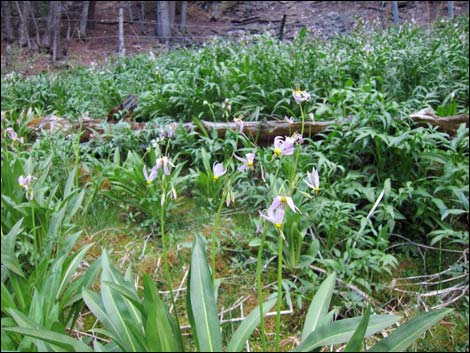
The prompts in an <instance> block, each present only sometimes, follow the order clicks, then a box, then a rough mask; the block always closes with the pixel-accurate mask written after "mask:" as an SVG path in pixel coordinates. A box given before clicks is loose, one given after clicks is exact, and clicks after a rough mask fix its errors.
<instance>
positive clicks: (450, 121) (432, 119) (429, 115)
mask: <svg viewBox="0 0 470 353" xmlns="http://www.w3.org/2000/svg"><path fill="white" fill-rule="evenodd" d="M410 118H411V119H413V121H414V122H415V123H416V124H417V125H420V126H423V125H428V124H429V125H432V126H437V127H438V128H439V129H440V130H442V131H445V132H447V133H448V134H449V135H451V136H452V135H455V133H456V132H457V129H458V128H459V126H460V124H466V125H467V127H468V120H469V119H468V114H460V115H455V116H447V117H439V116H436V114H435V113H434V111H432V110H431V109H429V108H425V109H423V110H420V111H419V112H416V113H413V114H411V115H410Z"/></svg>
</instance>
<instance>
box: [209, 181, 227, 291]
mask: <svg viewBox="0 0 470 353" xmlns="http://www.w3.org/2000/svg"><path fill="white" fill-rule="evenodd" d="M226 185H227V183H225V185H224V188H223V190H222V195H221V198H220V202H219V207H218V208H217V213H216V214H215V220H214V226H213V227H212V234H211V265H212V266H211V267H212V285H214V281H215V238H216V234H217V229H218V228H219V222H220V212H222V206H223V205H224V194H225V187H226Z"/></svg>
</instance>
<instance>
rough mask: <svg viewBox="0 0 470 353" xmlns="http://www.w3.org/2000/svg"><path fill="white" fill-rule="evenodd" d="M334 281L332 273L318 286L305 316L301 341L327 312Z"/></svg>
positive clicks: (334, 274)
mask: <svg viewBox="0 0 470 353" xmlns="http://www.w3.org/2000/svg"><path fill="white" fill-rule="evenodd" d="M335 282H336V273H332V274H331V275H329V276H328V278H327V279H325V280H324V281H323V283H322V284H321V285H320V288H318V291H317V293H316V294H315V296H314V297H313V299H312V303H311V304H310V307H309V309H308V312H307V316H306V318H305V324H304V329H303V331H302V339H301V341H303V340H305V339H306V338H307V336H308V335H309V334H310V333H312V332H313V331H315V329H316V328H317V326H318V323H319V322H320V320H321V319H322V318H323V317H325V315H327V314H328V308H329V307H330V302H331V297H332V295H333V289H334V287H335Z"/></svg>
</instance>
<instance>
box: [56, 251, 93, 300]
mask: <svg viewBox="0 0 470 353" xmlns="http://www.w3.org/2000/svg"><path fill="white" fill-rule="evenodd" d="M93 245H94V243H91V244H88V245H87V246H85V247H83V249H82V250H80V251H79V252H77V253H75V254H74V255H73V256H72V260H71V261H69V262H68V263H67V267H66V268H65V270H64V271H63V275H62V280H61V282H60V285H59V289H58V290H57V294H56V299H58V298H60V296H61V295H62V292H63V291H64V290H65V287H66V286H67V285H68V284H70V278H71V277H72V275H73V274H74V273H75V271H76V270H77V268H78V265H80V262H81V261H82V260H83V257H84V256H85V254H86V252H87V251H88V250H89V249H90V248H91V247H92V246H93Z"/></svg>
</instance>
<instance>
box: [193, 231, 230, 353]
mask: <svg viewBox="0 0 470 353" xmlns="http://www.w3.org/2000/svg"><path fill="white" fill-rule="evenodd" d="M203 244H204V243H203V241H202V239H201V238H200V237H199V235H196V238H195V240H194V243H193V252H192V258H191V277H190V279H189V282H190V284H189V290H190V298H191V310H192V312H193V313H192V314H193V318H194V319H195V321H194V327H193V330H194V331H196V332H197V337H198V341H199V347H198V348H199V350H200V351H202V352H221V351H222V336H221V334H220V323H219V318H218V316H217V307H216V304H215V298H214V289H213V288H212V281H211V275H210V272H209V266H208V264H207V257H206V252H205V251H204V248H203Z"/></svg>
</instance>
